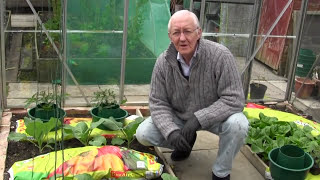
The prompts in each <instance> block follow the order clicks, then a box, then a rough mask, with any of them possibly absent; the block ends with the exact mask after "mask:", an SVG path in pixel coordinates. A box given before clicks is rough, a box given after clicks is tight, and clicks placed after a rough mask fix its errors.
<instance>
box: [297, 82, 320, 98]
mask: <svg viewBox="0 0 320 180" xmlns="http://www.w3.org/2000/svg"><path fill="white" fill-rule="evenodd" d="M304 79H306V78H305V77H297V78H296V79H295V84H294V92H295V93H296V97H297V98H301V99H306V98H309V97H310V96H311V94H312V91H313V90H314V88H315V84H316V83H315V81H314V80H311V79H309V78H307V79H306V80H305V82H304V84H303V86H302V87H301V85H302V83H303V81H304ZM300 87H301V89H300ZM299 89H300V91H299V93H298V90H299Z"/></svg>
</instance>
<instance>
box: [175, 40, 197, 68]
mask: <svg viewBox="0 0 320 180" xmlns="http://www.w3.org/2000/svg"><path fill="white" fill-rule="evenodd" d="M197 51H198V44H197V47H196V50H195V51H194V53H193V56H192V58H191V61H190V66H191V64H192V60H193V58H194V57H196V55H197ZM177 60H178V61H179V62H181V63H184V64H186V62H184V59H183V57H182V55H181V54H180V53H179V52H178V54H177Z"/></svg>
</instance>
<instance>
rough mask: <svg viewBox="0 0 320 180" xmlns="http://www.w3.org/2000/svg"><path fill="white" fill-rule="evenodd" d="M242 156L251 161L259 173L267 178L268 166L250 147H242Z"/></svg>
mask: <svg viewBox="0 0 320 180" xmlns="http://www.w3.org/2000/svg"><path fill="white" fill-rule="evenodd" d="M240 151H241V152H242V154H243V155H244V156H245V157H246V158H247V159H248V160H249V162H250V163H251V164H252V165H253V166H254V167H255V168H256V169H257V170H258V172H259V173H260V174H261V175H262V176H263V177H265V175H266V169H267V168H268V166H267V165H266V164H265V163H264V162H263V161H262V160H261V159H260V158H259V156H258V155H257V154H256V153H254V152H252V151H251V148H250V147H249V146H248V145H245V146H242V148H241V149H240Z"/></svg>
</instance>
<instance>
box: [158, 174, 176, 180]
mask: <svg viewBox="0 0 320 180" xmlns="http://www.w3.org/2000/svg"><path fill="white" fill-rule="evenodd" d="M161 178H162V179H163V180H179V179H178V178H177V177H176V176H172V175H171V174H168V173H163V174H162V175H161Z"/></svg>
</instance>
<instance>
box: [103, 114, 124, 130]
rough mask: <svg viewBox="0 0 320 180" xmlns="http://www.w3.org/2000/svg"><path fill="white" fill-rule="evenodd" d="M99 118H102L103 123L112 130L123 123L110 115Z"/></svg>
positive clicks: (119, 127) (118, 127) (117, 128)
mask: <svg viewBox="0 0 320 180" xmlns="http://www.w3.org/2000/svg"><path fill="white" fill-rule="evenodd" d="M100 120H103V123H102V124H103V125H104V126H105V127H106V128H108V129H110V130H112V131H116V130H119V129H121V128H122V126H123V124H122V123H121V122H118V121H116V120H115V119H114V118H113V117H110V118H108V119H105V118H101V119H100Z"/></svg>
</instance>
